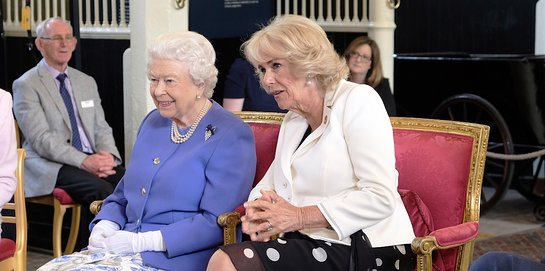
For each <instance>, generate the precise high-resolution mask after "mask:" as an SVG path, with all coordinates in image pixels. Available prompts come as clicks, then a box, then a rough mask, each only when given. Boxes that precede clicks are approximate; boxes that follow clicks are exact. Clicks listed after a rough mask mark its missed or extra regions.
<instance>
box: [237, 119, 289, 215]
mask: <svg viewBox="0 0 545 271" xmlns="http://www.w3.org/2000/svg"><path fill="white" fill-rule="evenodd" d="M235 114H236V115H237V116H239V117H240V118H241V119H242V120H243V121H244V122H246V123H248V125H250V127H251V128H252V131H253V132H254V137H255V149H256V156H257V165H256V171H255V177H254V183H253V185H252V187H253V186H255V185H256V184H257V183H258V182H259V181H260V180H261V178H263V176H264V175H265V173H266V172H267V170H268V169H269V166H270V165H271V163H272V161H273V160H274V154H275V151H276V143H277V142H278V133H279V132H280V125H281V124H282V120H283V119H284V114H283V113H273V112H253V111H242V112H236V113H235ZM236 211H237V212H239V213H240V214H241V215H244V213H245V210H244V207H242V206H239V207H237V208H236Z"/></svg>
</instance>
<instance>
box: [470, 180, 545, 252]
mask: <svg viewBox="0 0 545 271" xmlns="http://www.w3.org/2000/svg"><path fill="white" fill-rule="evenodd" d="M534 206H535V203H534V202H531V201H529V200H527V199H526V198H524V197H523V196H521V195H520V194H519V193H518V192H517V191H514V190H509V191H508V193H507V194H506V195H505V196H504V198H502V200H500V202H498V203H497V204H496V205H494V206H493V207H492V208H491V210H490V211H489V212H487V213H486V214H484V215H482V216H481V218H480V224H481V225H480V234H479V237H478V238H477V241H476V242H475V248H474V253H473V259H474V260H475V259H477V258H478V257H479V256H481V255H483V254H484V253H486V252H487V251H506V252H511V253H515V254H519V255H524V256H526V257H529V258H532V259H534V260H541V259H542V258H543V257H545V227H544V223H545V222H543V221H538V220H537V219H536V218H535V216H534V214H533V209H534Z"/></svg>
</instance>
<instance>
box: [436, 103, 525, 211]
mask: <svg viewBox="0 0 545 271" xmlns="http://www.w3.org/2000/svg"><path fill="white" fill-rule="evenodd" d="M431 117H432V118H436V119H446V120H456V121H465V122H473V123H479V124H485V125H488V126H490V135H489V140H488V151H490V152H495V153H503V154H513V153H514V148H515V147H514V144H513V140H512V139H511V133H510V132H509V129H508V128H507V124H506V123H505V120H504V119H503V117H502V116H501V114H500V113H499V111H498V110H497V109H496V108H495V107H494V106H493V105H492V104H491V103H490V102H488V101H487V100H485V99H483V98H481V97H479V96H477V95H474V94H459V95H454V96H452V97H450V98H448V99H446V100H444V101H443V102H442V103H441V104H440V105H439V106H438V107H437V108H436V109H435V110H434V111H433V113H432V116H431ZM484 170H485V172H484V176H483V188H482V190H481V191H482V192H481V214H484V213H486V212H487V211H488V210H490V208H491V207H492V206H493V205H494V204H496V203H497V202H498V201H499V200H500V199H501V198H502V197H503V195H504V194H505V192H507V189H509V185H510V184H511V180H512V178H513V172H514V163H513V161H508V160H500V159H493V158H490V157H487V158H486V164H485V169H484Z"/></svg>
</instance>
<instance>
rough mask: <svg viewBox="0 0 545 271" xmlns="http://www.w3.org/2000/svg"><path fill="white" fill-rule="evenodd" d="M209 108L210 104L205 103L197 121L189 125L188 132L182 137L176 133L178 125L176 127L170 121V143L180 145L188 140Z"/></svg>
mask: <svg viewBox="0 0 545 271" xmlns="http://www.w3.org/2000/svg"><path fill="white" fill-rule="evenodd" d="M210 107H212V104H211V103H209V102H208V101H206V102H205V103H204V106H203V107H202V109H201V112H200V113H199V116H198V117H197V119H196V120H195V121H194V122H193V124H191V127H189V130H188V131H187V132H186V133H185V134H183V135H181V134H180V131H178V125H176V122H174V121H172V125H171V127H170V139H171V140H172V142H174V143H176V144H181V143H184V142H186V141H187V140H189V138H190V137H191V136H192V135H193V132H195V129H197V125H199V122H201V119H202V118H203V117H204V115H205V114H206V112H207V111H208V109H210Z"/></svg>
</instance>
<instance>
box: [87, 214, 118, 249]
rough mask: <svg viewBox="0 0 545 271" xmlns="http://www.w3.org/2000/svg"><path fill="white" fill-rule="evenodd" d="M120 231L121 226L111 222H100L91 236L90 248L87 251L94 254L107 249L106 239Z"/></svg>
mask: <svg viewBox="0 0 545 271" xmlns="http://www.w3.org/2000/svg"><path fill="white" fill-rule="evenodd" d="M116 231H119V225H117V223H115V222H113V221H110V220H100V221H99V222H98V223H97V224H96V225H95V227H93V230H92V231H91V235H90V236H89V246H87V249H88V250H90V251H92V252H94V251H99V250H103V249H106V238H107V237H110V236H112V235H113V234H114V233H115V232H116Z"/></svg>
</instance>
